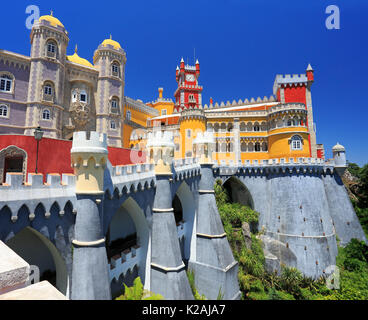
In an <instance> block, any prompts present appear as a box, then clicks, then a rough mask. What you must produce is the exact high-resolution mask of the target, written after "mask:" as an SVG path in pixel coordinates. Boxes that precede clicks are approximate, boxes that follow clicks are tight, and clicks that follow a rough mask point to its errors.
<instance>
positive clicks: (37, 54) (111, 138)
mask: <svg viewBox="0 0 368 320" xmlns="http://www.w3.org/2000/svg"><path fill="white" fill-rule="evenodd" d="M30 37H31V55H30V57H27V56H24V55H20V54H17V53H13V52H9V51H5V50H1V51H0V80H1V84H0V134H8V135H9V134H18V135H19V134H20V135H26V136H30V135H33V132H34V129H35V128H37V127H38V126H40V127H41V129H42V130H43V131H44V137H47V138H54V139H64V140H71V139H72V136H73V132H75V131H82V130H85V131H97V132H100V133H106V134H107V138H108V140H107V142H108V145H109V146H110V147H123V148H129V149H139V150H144V149H145V145H146V141H147V136H148V133H149V132H152V131H153V130H154V129H158V128H160V129H161V130H168V131H172V132H173V134H174V137H175V138H174V142H175V158H176V159H181V158H190V157H195V156H196V150H195V147H193V141H194V139H195V138H196V136H197V133H198V132H201V131H205V130H207V131H210V132H213V133H214V135H215V140H216V147H215V148H216V149H215V150H214V152H215V154H214V159H215V160H217V161H218V162H224V161H225V162H229V163H238V162H239V161H241V162H242V163H244V162H246V163H253V162H255V163H257V162H258V163H260V162H262V161H266V160H267V161H268V160H270V159H273V160H272V161H279V159H284V160H285V161H289V159H290V158H292V159H294V160H295V161H297V160H298V158H306V157H313V158H324V150H323V146H322V145H317V144H316V133H315V129H314V123H313V108H312V99H311V86H312V83H313V81H314V75H313V69H312V67H311V66H310V65H308V68H307V70H306V73H305V74H301V75H277V76H276V79H275V82H274V85H273V95H271V96H270V97H269V98H267V97H266V96H265V97H264V98H260V97H259V98H256V99H255V98H250V99H249V100H248V99H245V100H244V101H242V100H238V101H236V100H233V101H232V102H230V101H228V102H227V103H223V102H221V103H220V104H219V103H213V101H212V99H211V100H210V102H209V104H208V105H207V104H203V101H202V91H203V87H202V86H200V85H199V82H198V78H199V76H200V64H199V61H198V60H197V61H196V63H195V65H194V66H190V65H185V63H184V60H183V59H182V60H181V61H180V66H178V67H177V68H176V81H177V83H178V87H177V89H176V91H175V93H174V97H175V101H172V100H171V99H165V98H163V88H159V96H158V98H157V99H156V100H155V101H153V102H149V103H143V102H142V101H141V100H139V99H138V100H135V99H132V98H129V97H127V96H125V95H124V87H125V63H126V54H125V51H124V50H123V49H122V47H121V45H120V44H119V43H118V42H116V41H114V40H112V39H111V36H110V38H109V39H105V40H104V41H103V42H102V43H101V44H100V45H99V46H98V48H97V49H96V51H95V52H94V55H93V64H92V63H91V62H89V61H88V60H87V59H83V58H81V57H80V56H79V55H78V51H77V47H76V48H75V53H74V54H73V55H67V54H66V51H67V47H68V43H69V34H68V32H67V31H66V29H65V27H64V26H63V24H62V23H61V22H60V21H59V20H58V19H57V18H56V17H54V16H53V15H52V14H51V15H46V16H42V17H40V19H39V21H36V23H35V24H34V26H33V29H32V31H31V35H30ZM284 160H280V161H284Z"/></svg>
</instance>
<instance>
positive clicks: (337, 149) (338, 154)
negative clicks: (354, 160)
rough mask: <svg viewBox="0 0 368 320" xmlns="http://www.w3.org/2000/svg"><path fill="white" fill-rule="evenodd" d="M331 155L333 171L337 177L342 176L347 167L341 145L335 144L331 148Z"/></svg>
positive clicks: (343, 149)
mask: <svg viewBox="0 0 368 320" xmlns="http://www.w3.org/2000/svg"><path fill="white" fill-rule="evenodd" d="M332 155H333V159H334V164H335V169H336V171H337V172H338V174H339V175H343V174H344V172H345V170H346V168H347V165H346V154H345V148H344V146H342V145H341V144H339V143H337V144H336V145H335V146H334V147H333V148H332Z"/></svg>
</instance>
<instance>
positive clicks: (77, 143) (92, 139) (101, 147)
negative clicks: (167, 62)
mask: <svg viewBox="0 0 368 320" xmlns="http://www.w3.org/2000/svg"><path fill="white" fill-rule="evenodd" d="M70 152H71V153H77V152H92V153H107V135H106V133H99V132H96V131H91V132H87V131H79V132H74V134H73V145H72V149H71V151H70Z"/></svg>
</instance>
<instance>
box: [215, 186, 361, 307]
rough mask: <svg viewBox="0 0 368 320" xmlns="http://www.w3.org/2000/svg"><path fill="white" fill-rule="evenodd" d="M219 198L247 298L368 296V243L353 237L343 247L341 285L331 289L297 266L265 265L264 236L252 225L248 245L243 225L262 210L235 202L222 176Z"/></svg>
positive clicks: (219, 207) (289, 298)
mask: <svg viewBox="0 0 368 320" xmlns="http://www.w3.org/2000/svg"><path fill="white" fill-rule="evenodd" d="M215 195H216V202H217V206H218V209H219V213H220V216H221V219H222V222H223V225H224V229H225V232H226V233H227V238H228V240H229V243H230V246H231V248H232V251H233V255H234V258H235V259H236V260H237V261H238V262H239V273H238V280H239V286H240V290H241V291H242V295H243V299H250V300H349V299H354V300H357V299H368V246H367V245H366V244H365V243H364V242H360V241H358V240H356V239H353V240H352V241H351V242H350V243H349V244H348V245H347V246H346V247H345V248H342V247H339V248H338V250H339V253H338V257H337V266H338V268H339V273H340V280H339V289H335V290H330V289H328V288H327V286H326V279H324V278H320V279H318V280H313V279H310V278H307V277H305V276H303V275H302V274H301V272H300V271H299V270H297V269H295V268H289V267H286V266H282V267H281V274H280V275H277V274H273V273H268V272H267V271H266V270H265V268H264V262H265V258H264V254H263V249H262V243H261V240H260V239H258V237H257V236H258V234H257V232H256V231H255V230H254V228H253V230H252V228H250V229H251V230H252V231H253V232H252V234H251V245H250V246H249V245H248V247H247V245H246V240H245V237H244V234H243V233H242V228H241V226H242V225H243V223H248V224H249V225H252V224H253V225H255V224H256V223H257V222H258V215H259V214H258V213H257V212H256V211H254V210H252V209H250V208H248V207H245V206H242V205H240V204H238V203H231V202H230V199H229V196H228V194H227V192H226V190H225V189H224V188H223V187H222V182H221V181H220V180H217V181H216V184H215Z"/></svg>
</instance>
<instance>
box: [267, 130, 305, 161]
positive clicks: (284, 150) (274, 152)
mask: <svg viewBox="0 0 368 320" xmlns="http://www.w3.org/2000/svg"><path fill="white" fill-rule="evenodd" d="M295 134H298V135H299V136H301V137H302V138H303V144H302V146H303V149H302V150H291V146H290V144H289V139H290V138H291V137H292V136H293V135H295ZM268 150H269V157H270V158H286V159H289V158H293V157H294V158H298V157H310V152H309V141H308V133H304V132H303V133H295V132H293V133H291V132H289V133H281V134H277V135H271V136H269V138H268Z"/></svg>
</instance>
